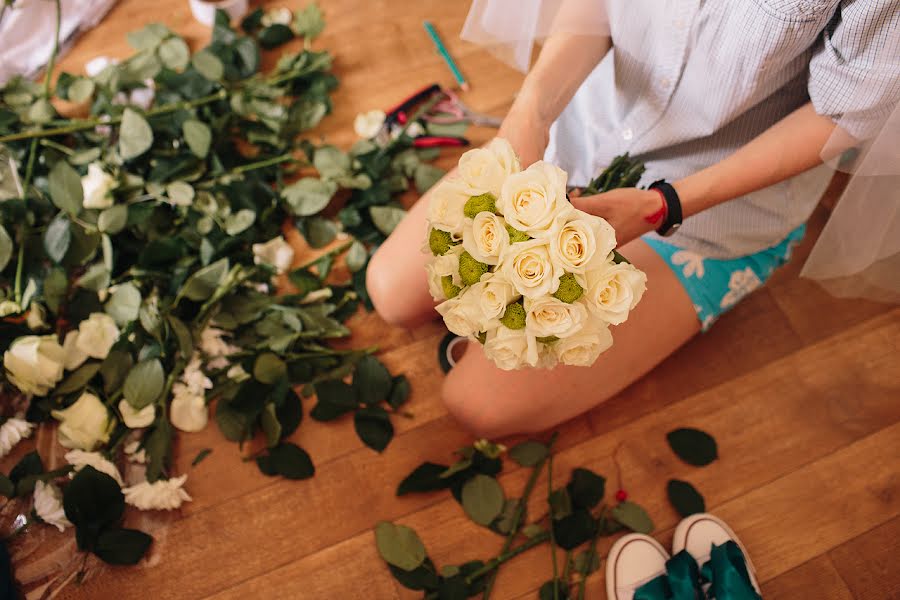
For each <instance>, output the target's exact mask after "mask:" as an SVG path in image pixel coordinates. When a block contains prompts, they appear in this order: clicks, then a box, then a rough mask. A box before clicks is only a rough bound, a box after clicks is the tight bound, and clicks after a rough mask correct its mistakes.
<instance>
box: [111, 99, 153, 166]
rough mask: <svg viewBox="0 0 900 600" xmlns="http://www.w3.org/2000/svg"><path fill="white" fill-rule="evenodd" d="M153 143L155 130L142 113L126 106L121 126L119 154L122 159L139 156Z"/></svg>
mask: <svg viewBox="0 0 900 600" xmlns="http://www.w3.org/2000/svg"><path fill="white" fill-rule="evenodd" d="M152 145H153V130H152V129H151V128H150V124H149V123H147V120H146V119H145V118H144V117H143V116H141V114H140V113H138V112H135V111H134V110H133V109H131V108H126V109H125V112H123V113H122V125H121V127H120V128H119V154H121V155H122V159H124V160H131V159H132V158H137V157H138V156H140V155H141V154H143V153H144V152H146V151H147V150H149V149H150V146H152Z"/></svg>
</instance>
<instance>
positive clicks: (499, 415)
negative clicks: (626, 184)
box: [443, 240, 700, 437]
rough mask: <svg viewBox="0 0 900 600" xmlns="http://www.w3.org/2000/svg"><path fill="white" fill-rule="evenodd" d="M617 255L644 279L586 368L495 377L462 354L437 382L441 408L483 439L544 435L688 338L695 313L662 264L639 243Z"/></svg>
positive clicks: (474, 352)
mask: <svg viewBox="0 0 900 600" xmlns="http://www.w3.org/2000/svg"><path fill="white" fill-rule="evenodd" d="M622 254H624V255H625V256H627V257H628V259H629V260H630V261H631V262H632V263H633V264H634V265H635V266H636V267H638V268H639V269H641V270H643V271H644V272H645V273H647V291H646V293H645V294H644V297H643V299H642V300H641V302H640V303H639V304H638V306H637V307H636V308H635V309H634V311H632V313H631V316H630V317H629V319H628V320H627V321H626V322H625V323H623V324H622V325H619V326H616V327H614V328H613V337H614V340H615V342H614V344H613V346H612V348H610V349H609V350H607V351H606V352H605V353H604V354H602V355H601V356H600V358H599V359H598V360H597V362H596V363H594V365H593V366H591V367H556V368H554V369H552V370H539V369H524V370H521V371H502V370H500V369H498V368H496V367H495V366H494V365H493V363H491V362H490V361H489V360H488V359H487V358H485V356H484V353H483V352H482V351H481V349H480V348H472V347H470V348H469V350H467V351H466V353H465V355H464V356H463V357H462V359H461V360H460V361H459V362H458V363H457V365H456V366H455V367H454V368H453V370H452V371H450V373H449V374H448V375H447V379H446V380H445V382H444V389H443V396H444V402H445V403H446V405H447V409H448V410H449V411H450V412H451V413H452V414H453V415H455V416H456V418H457V419H459V420H460V422H461V423H462V424H463V425H464V426H465V427H466V428H468V429H470V430H471V431H473V432H474V433H476V434H478V435H481V436H485V437H498V436H503V435H507V434H511V433H524V432H531V431H540V430H544V429H547V428H549V427H553V426H554V425H557V424H559V423H561V422H563V421H566V420H568V419H570V418H572V417H574V416H575V415H578V414H580V413H582V412H585V411H587V410H589V409H590V408H593V407H594V406H596V405H597V404H599V403H601V402H603V401H604V400H607V399H608V398H610V397H611V396H613V395H615V394H616V393H617V392H619V391H620V390H622V389H624V388H625V387H627V386H628V385H629V384H631V383H632V382H634V381H636V380H637V379H639V378H640V377H641V376H643V375H644V374H645V373H647V372H648V371H649V370H650V369H652V368H653V367H654V366H656V365H657V364H658V363H659V362H661V361H662V360H663V359H664V358H666V357H667V356H669V355H670V354H671V353H672V352H674V351H675V350H676V349H677V348H678V347H679V346H681V345H682V344H684V343H685V342H686V341H688V340H689V339H690V338H691V337H693V336H694V335H695V334H696V333H697V332H698V331H699V330H700V323H699V321H698V320H697V313H696V312H695V310H694V306H693V303H692V302H691V299H690V298H689V297H688V295H687V292H685V290H684V288H683V287H682V286H681V284H680V283H679V281H678V279H677V278H676V276H675V274H674V273H673V272H672V271H671V269H670V268H669V267H668V265H667V264H666V263H665V262H664V261H663V260H662V259H661V258H660V257H659V255H658V254H656V253H655V252H654V251H653V250H652V249H651V248H650V247H649V246H648V245H647V244H645V243H644V242H643V241H641V240H635V241H633V242H631V243H629V244H627V245H626V246H625V247H623V248H622Z"/></svg>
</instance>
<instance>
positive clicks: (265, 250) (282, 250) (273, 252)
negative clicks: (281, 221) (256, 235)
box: [253, 235, 294, 273]
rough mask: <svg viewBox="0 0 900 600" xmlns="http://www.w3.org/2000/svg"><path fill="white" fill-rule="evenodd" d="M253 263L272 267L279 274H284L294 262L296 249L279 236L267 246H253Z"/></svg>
mask: <svg viewBox="0 0 900 600" xmlns="http://www.w3.org/2000/svg"><path fill="white" fill-rule="evenodd" d="M253 262H254V264H257V265H259V264H266V265H272V266H273V267H275V270H276V271H277V272H278V273H284V272H285V271H287V270H288V269H290V268H291V263H292V262H294V249H293V248H291V245H290V244H288V243H287V242H286V241H284V238H283V237H282V236H280V235H279V236H278V237H274V238H272V239H271V240H269V241H268V242H266V243H265V244H253Z"/></svg>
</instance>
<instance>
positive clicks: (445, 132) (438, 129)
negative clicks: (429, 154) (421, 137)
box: [423, 121, 469, 160]
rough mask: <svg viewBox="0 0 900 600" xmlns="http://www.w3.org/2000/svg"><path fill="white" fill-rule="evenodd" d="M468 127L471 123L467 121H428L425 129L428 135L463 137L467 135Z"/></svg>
mask: <svg viewBox="0 0 900 600" xmlns="http://www.w3.org/2000/svg"><path fill="white" fill-rule="evenodd" d="M468 128H469V124H468V123H467V122H465V121H458V122H456V123H433V122H428V123H426V124H425V131H426V132H427V133H428V135H433V136H436V137H462V136H463V135H465V133H466V130H467V129H468ZM423 160H424V159H423Z"/></svg>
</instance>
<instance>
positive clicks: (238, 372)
mask: <svg viewBox="0 0 900 600" xmlns="http://www.w3.org/2000/svg"><path fill="white" fill-rule="evenodd" d="M225 375H226V376H227V377H228V379H233V380H234V381H246V380H247V379H250V373H248V372H247V371H245V370H244V367H242V366H241V365H232V366H231V368H230V369H228V372H227V373H225Z"/></svg>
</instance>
